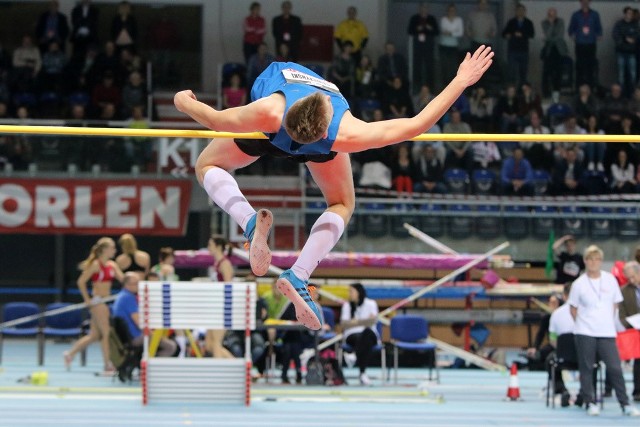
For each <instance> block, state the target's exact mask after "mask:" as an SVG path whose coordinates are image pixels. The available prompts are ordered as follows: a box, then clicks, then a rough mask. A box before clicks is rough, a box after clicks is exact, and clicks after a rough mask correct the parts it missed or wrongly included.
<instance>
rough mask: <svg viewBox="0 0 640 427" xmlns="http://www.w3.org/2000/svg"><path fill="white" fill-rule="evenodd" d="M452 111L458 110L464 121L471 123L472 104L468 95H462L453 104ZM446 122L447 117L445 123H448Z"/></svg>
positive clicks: (444, 119)
mask: <svg viewBox="0 0 640 427" xmlns="http://www.w3.org/2000/svg"><path fill="white" fill-rule="evenodd" d="M451 109H452V110H458V111H459V112H460V116H461V117H462V120H463V121H465V122H467V123H469V121H470V120H471V103H470V102H469V97H467V94H466V93H464V92H462V93H461V94H460V96H459V97H458V99H456V100H455V101H454V102H453V105H452V106H451ZM446 120H447V116H444V117H443V121H445V122H446Z"/></svg>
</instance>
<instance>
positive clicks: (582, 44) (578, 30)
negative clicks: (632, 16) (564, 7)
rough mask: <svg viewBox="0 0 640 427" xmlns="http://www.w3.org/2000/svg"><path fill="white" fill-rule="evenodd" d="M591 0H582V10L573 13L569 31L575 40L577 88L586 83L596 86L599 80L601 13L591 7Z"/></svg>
mask: <svg viewBox="0 0 640 427" xmlns="http://www.w3.org/2000/svg"><path fill="white" fill-rule="evenodd" d="M590 6H591V0H580V10H577V11H575V12H574V13H573V15H571V21H569V28H568V33H569V37H571V38H572V39H573V40H574V42H575V58H576V73H575V84H576V88H578V87H580V85H581V84H583V83H586V84H588V85H589V86H591V87H592V88H593V87H596V85H597V84H598V82H597V71H598V70H597V64H598V59H597V45H598V40H599V39H600V38H601V37H602V24H601V23H600V14H598V12H596V11H595V10H593V9H591V7H590Z"/></svg>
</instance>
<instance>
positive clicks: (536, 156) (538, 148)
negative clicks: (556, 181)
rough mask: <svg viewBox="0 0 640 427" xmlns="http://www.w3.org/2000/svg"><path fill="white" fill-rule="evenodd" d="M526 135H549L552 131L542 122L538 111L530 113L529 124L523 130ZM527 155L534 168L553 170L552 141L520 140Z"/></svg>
mask: <svg viewBox="0 0 640 427" xmlns="http://www.w3.org/2000/svg"><path fill="white" fill-rule="evenodd" d="M522 133H524V134H525V135H548V134H550V133H551V131H550V130H549V128H548V127H546V126H544V125H543V124H542V119H541V118H540V114H538V112H537V111H532V112H531V113H530V114H529V125H527V126H526V127H525V128H524V131H523V132H522ZM520 146H521V147H522V149H523V150H524V153H525V157H526V158H527V159H528V160H529V163H531V167H532V168H533V169H544V170H546V171H547V172H551V169H552V167H553V162H554V158H553V143H552V142H524V141H523V142H520Z"/></svg>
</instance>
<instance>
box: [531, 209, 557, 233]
mask: <svg viewBox="0 0 640 427" xmlns="http://www.w3.org/2000/svg"><path fill="white" fill-rule="evenodd" d="M533 212H534V218H533V221H532V226H531V229H532V234H533V236H534V237H536V238H538V239H542V240H548V239H549V233H551V231H552V230H553V231H554V232H555V229H556V222H557V218H542V217H539V215H541V214H542V215H544V214H551V213H557V210H556V208H554V207H552V206H544V205H543V206H535V207H534V209H533Z"/></svg>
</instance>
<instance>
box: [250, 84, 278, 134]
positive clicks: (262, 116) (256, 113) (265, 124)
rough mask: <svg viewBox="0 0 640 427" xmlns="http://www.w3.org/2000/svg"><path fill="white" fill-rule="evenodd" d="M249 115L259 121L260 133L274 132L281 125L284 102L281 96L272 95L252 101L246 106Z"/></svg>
mask: <svg viewBox="0 0 640 427" xmlns="http://www.w3.org/2000/svg"><path fill="white" fill-rule="evenodd" d="M247 107H248V108H249V109H250V110H251V115H252V116H253V117H255V118H256V119H257V120H258V121H259V123H260V124H259V127H260V129H259V130H260V131H265V132H276V131H278V130H279V129H280V126H281V125H282V117H283V116H284V110H285V107H286V100H285V98H284V96H283V95H282V94H279V93H273V94H271V95H269V96H267V97H265V98H260V99H257V100H255V101H253V102H252V103H251V104H249V105H248V106H247Z"/></svg>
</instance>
